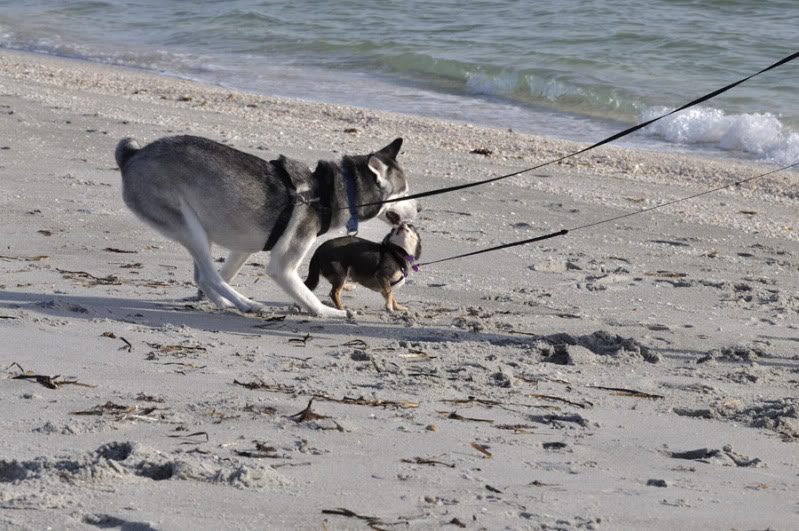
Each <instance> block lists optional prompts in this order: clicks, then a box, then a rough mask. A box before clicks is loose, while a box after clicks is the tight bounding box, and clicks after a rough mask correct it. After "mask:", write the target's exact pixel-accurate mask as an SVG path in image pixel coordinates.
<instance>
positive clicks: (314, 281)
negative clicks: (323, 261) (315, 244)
mask: <svg viewBox="0 0 799 531" xmlns="http://www.w3.org/2000/svg"><path fill="white" fill-rule="evenodd" d="M320 269H321V268H320V267H319V260H317V259H316V255H314V256H313V258H311V263H310V265H309V266H308V278H306V279H305V287H306V288H308V289H309V290H311V291H313V290H315V289H316V286H318V285H319V270H320Z"/></svg>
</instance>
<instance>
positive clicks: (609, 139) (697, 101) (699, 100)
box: [343, 52, 799, 208]
mask: <svg viewBox="0 0 799 531" xmlns="http://www.w3.org/2000/svg"><path fill="white" fill-rule="evenodd" d="M797 57H799V52H796V53H793V54H791V55H789V56H788V57H785V58H783V59H780V60H779V61H777V62H776V63H774V64H773V65H771V66H768V67H766V68H764V69H763V70H761V71H759V72H756V73H754V74H752V75H750V76H747V77H745V78H743V79H741V80H739V81H736V82H735V83H731V84H729V85H727V86H726V87H722V88H720V89H718V90H714V91H713V92H710V93H708V94H705V95H704V96H702V97H700V98H697V99H695V100H693V101H691V102H689V103H686V104H685V105H683V106H682V107H680V108H679V109H674V110H673V111H671V112H669V113H666V114H664V115H662V116H658V117H656V118H653V119H652V120H649V121H647V122H644V123H642V124H638V125H635V126H633V127H630V128H629V129H625V130H624V131H621V132H620V133H616V134H615V135H612V136H609V137H607V138H606V139H604V140H600V141H599V142H597V143H596V144H592V145H590V146H588V147H586V148H583V149H581V150H579V151H575V152H573V153H569V154H567V155H564V156H562V157H560V158H558V159H553V160H550V161H548V162H544V163H542V164H539V165H537V166H533V167H532V168H527V169H524V170H519V171H515V172H513V173H508V174H507V175H500V176H499V177H492V178H490V179H485V180H482V181H475V182H471V183H466V184H458V185H455V186H448V187H446V188H438V189H435V190H429V191H427V192H419V193H418V194H411V195H408V196H405V197H397V198H395V199H387V200H385V201H375V202H373V203H364V204H361V205H357V207H364V206H374V205H382V204H385V203H396V202H397V201H406V200H408V199H419V198H422V197H430V196H431V195H439V194H446V193H448V192H455V191H457V190H463V189H465V188H471V187H473V186H480V185H483V184H488V183H493V182H495V181H499V180H502V179H507V178H509V177H515V176H516V175H521V174H522V173H527V172H529V171H533V170H537V169H539V168H543V167H544V166H549V165H550V164H555V163H557V162H561V161H563V160H566V159H568V158H571V157H576V156H577V155H580V154H582V153H585V152H586V151H590V150H592V149H594V148H598V147H599V146H603V145H605V144H607V143H608V142H613V141H614V140H618V139H619V138H622V137H624V136H627V135H629V134H631V133H634V132H636V131H638V130H639V129H643V128H644V127H646V126H648V125H651V124H653V123H655V122H657V121H658V120H661V119H663V118H666V117H667V116H671V115H672V114H674V113H678V112H680V111H683V110H685V109H687V108H689V107H693V106H694V105H698V104H700V103H702V102H705V101H707V100H709V99H711V98H715V97H716V96H718V95H719V94H723V93H724V92H727V91H728V90H730V89H731V88H734V87H737V86H738V85H740V84H741V83H743V82H745V81H748V80H750V79H752V78H753V77H755V76H759V75H760V74H762V73H764V72H768V71H769V70H772V69H774V68H777V67H778V66H782V65H784V64H785V63H788V62H790V61H793V60H794V59H796V58H797ZM343 208H348V207H343Z"/></svg>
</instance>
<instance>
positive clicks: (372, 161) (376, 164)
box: [368, 155, 388, 188]
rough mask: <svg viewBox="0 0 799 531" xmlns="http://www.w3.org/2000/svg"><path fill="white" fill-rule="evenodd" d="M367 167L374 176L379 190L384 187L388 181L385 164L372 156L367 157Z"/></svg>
mask: <svg viewBox="0 0 799 531" xmlns="http://www.w3.org/2000/svg"><path fill="white" fill-rule="evenodd" d="M368 166H369V170H371V172H372V173H374V174H375V181H376V182H377V185H378V186H379V187H381V188H383V187H385V185H386V182H387V181H388V166H387V165H386V163H385V162H383V161H382V160H380V157H376V156H374V155H372V156H370V157H369V163H368Z"/></svg>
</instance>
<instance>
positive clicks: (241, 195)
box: [116, 136, 418, 317]
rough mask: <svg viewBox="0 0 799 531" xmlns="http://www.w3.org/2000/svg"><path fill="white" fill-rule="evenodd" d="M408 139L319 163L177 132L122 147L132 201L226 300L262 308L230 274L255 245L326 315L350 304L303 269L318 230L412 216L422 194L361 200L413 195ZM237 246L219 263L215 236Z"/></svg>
mask: <svg viewBox="0 0 799 531" xmlns="http://www.w3.org/2000/svg"><path fill="white" fill-rule="evenodd" d="M401 146H402V139H401V138H398V139H396V140H394V141H393V142H392V143H391V144H389V145H388V146H386V147H384V148H383V149H381V150H379V151H376V152H374V153H371V154H369V155H355V156H344V157H343V158H342V160H341V161H335V162H334V161H319V162H318V164H317V167H316V169H315V170H314V171H313V172H312V171H311V170H310V169H309V168H308V167H307V166H306V165H304V164H302V163H301V162H298V161H295V160H292V159H288V158H286V157H283V156H281V157H280V158H279V159H277V160H271V161H266V160H263V159H260V158H258V157H256V156H254V155H250V154H248V153H244V152H243V151H239V150H236V149H233V148H231V147H229V146H226V145H224V144H220V143H218V142H215V141H213V140H209V139H207V138H201V137H195V136H174V137H167V138H162V139H160V140H156V141H155V142H153V143H151V144H149V145H147V146H145V147H143V148H140V147H139V145H138V143H137V142H136V141H135V140H133V139H131V138H125V139H123V140H121V141H120V142H119V144H118V145H117V148H116V160H117V164H119V169H120V171H121V172H122V195H123V198H124V200H125V203H126V204H127V205H128V207H129V208H130V209H131V210H132V211H133V212H134V213H135V214H136V215H137V216H138V217H139V218H140V219H142V220H143V221H144V222H145V223H147V224H149V225H150V226H151V227H153V228H155V230H157V231H158V232H160V233H161V234H162V235H164V236H165V237H167V238H169V239H171V240H175V241H177V242H179V243H180V244H182V245H183V246H184V247H185V248H186V249H187V250H188V251H189V253H191V257H192V258H193V259H194V281H195V282H196V284H197V286H198V287H199V289H200V291H201V293H202V294H205V295H206V296H208V298H209V299H211V300H212V301H213V302H214V303H215V304H216V305H217V306H218V307H220V308H224V307H227V306H235V307H236V308H238V309H239V310H241V311H243V312H249V311H253V310H257V309H258V308H260V307H261V305H260V304H258V303H257V302H254V301H252V300H250V299H248V298H246V297H244V296H243V295H241V294H240V293H238V292H237V291H236V290H234V289H233V288H232V287H230V285H229V282H230V281H231V279H233V277H234V276H235V275H236V273H238V271H239V269H241V267H242V266H243V265H244V262H245V261H246V260H247V257H249V256H250V254H252V253H255V252H258V251H263V250H268V251H271V257H270V259H269V265H268V266H267V273H268V274H269V276H270V277H271V278H273V279H274V280H275V282H277V283H278V285H280V287H282V288H283V289H284V290H285V291H286V292H287V293H288V294H289V295H290V296H291V297H293V298H294V300H295V301H296V302H297V303H298V304H299V305H300V306H301V307H302V308H303V309H305V310H307V311H309V312H311V313H314V314H317V315H320V316H324V317H345V316H346V312H345V311H342V310H338V309H335V308H331V307H328V306H325V305H323V304H322V303H321V302H320V301H319V299H318V298H317V297H316V295H314V294H313V293H312V292H311V290H309V289H308V288H307V287H305V284H304V283H303V281H302V279H301V278H300V276H299V274H298V273H297V268H298V266H299V265H300V262H301V261H302V259H303V257H305V255H306V253H307V252H308V250H309V249H310V248H311V246H312V245H313V243H314V240H315V239H316V237H317V236H318V235H321V234H323V233H325V232H326V231H327V230H329V229H339V228H342V227H344V226H348V227H349V228H350V229H352V228H354V227H353V226H352V224H353V223H354V224H355V225H357V221H365V220H368V219H372V218H379V219H381V220H383V221H385V222H386V223H389V224H398V223H400V222H402V221H405V220H408V219H412V218H413V217H414V216H415V215H416V213H417V210H418V208H417V204H416V202H415V201H413V200H407V201H398V202H394V203H388V204H380V205H372V206H361V207H357V208H355V207H356V206H357V205H362V204H365V203H372V202H379V201H385V200H387V199H396V198H400V197H404V196H406V195H407V194H408V183H407V180H406V178H405V174H404V173H403V171H402V168H400V166H399V164H397V160H396V159H397V154H398V153H399V150H400V147H401ZM214 243H216V244H218V245H220V246H222V247H224V248H226V249H228V250H229V251H230V254H229V255H228V257H227V259H226V260H225V263H224V265H223V266H222V269H221V270H220V271H219V272H217V270H216V268H215V267H214V262H213V258H212V256H211V245H212V244H214Z"/></svg>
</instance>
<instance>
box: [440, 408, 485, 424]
mask: <svg viewBox="0 0 799 531" xmlns="http://www.w3.org/2000/svg"><path fill="white" fill-rule="evenodd" d="M436 413H440V414H442V415H446V416H447V418H448V419H452V420H464V421H469V422H485V423H486V424H493V423H494V421H493V420H491V419H478V418H474V417H464V416H462V415H458V413H457V412H456V411H436Z"/></svg>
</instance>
